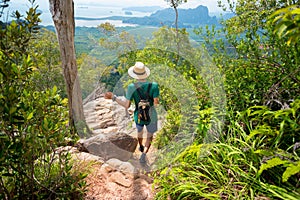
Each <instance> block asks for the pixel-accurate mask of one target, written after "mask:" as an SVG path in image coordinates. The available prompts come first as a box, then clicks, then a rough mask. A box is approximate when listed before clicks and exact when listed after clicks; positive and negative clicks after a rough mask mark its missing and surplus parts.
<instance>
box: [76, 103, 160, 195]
mask: <svg viewBox="0 0 300 200" xmlns="http://www.w3.org/2000/svg"><path fill="white" fill-rule="evenodd" d="M84 113H85V117H86V122H87V124H88V126H89V128H90V129H91V130H92V132H93V135H97V134H111V133H113V132H118V131H121V132H125V133H127V134H129V135H131V136H133V137H136V130H135V128H134V127H133V124H134V123H133V120H132V117H131V116H130V115H129V113H128V112H125V109H124V108H123V107H121V106H119V105H118V104H117V103H115V102H112V101H111V100H107V99H104V98H103V97H100V98H97V99H95V100H92V101H90V102H88V103H86V104H85V105H84ZM137 148H138V145H137ZM155 151H156V150H155V148H154V147H153V146H152V147H151V148H150V151H149V152H148V155H147V159H148V162H149V165H151V164H152V163H153V162H154V160H155ZM73 152H74V153H73V156H75V157H76V160H78V161H79V162H81V163H80V166H86V169H89V173H88V174H89V175H88V177H87V178H86V181H87V184H88V191H87V196H86V199H88V200H91V199H93V200H102V199H103V200H107V199H109V200H127V199H130V200H148V199H153V197H154V194H155V191H154V189H153V187H152V183H153V179H152V178H151V176H150V172H151V168H150V166H147V165H146V166H141V165H140V163H139V157H140V155H141V153H140V152H139V151H138V149H136V150H135V152H134V153H133V155H132V157H131V158H130V159H129V160H128V161H126V162H124V161H121V160H118V159H115V158H111V159H109V160H106V161H104V159H103V158H101V157H98V156H95V155H92V154H89V153H85V152H78V151H77V150H76V149H74V150H73ZM90 161H93V164H91V162H90Z"/></svg>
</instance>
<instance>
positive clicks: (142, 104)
mask: <svg viewBox="0 0 300 200" xmlns="http://www.w3.org/2000/svg"><path fill="white" fill-rule="evenodd" d="M134 85H135V87H136V90H137V93H138V95H139V97H140V101H139V102H138V103H137V104H136V105H137V110H138V122H140V121H143V122H144V123H145V124H150V122H151V118H150V107H151V106H150V101H149V99H150V97H149V92H150V89H151V85H152V83H149V85H148V89H147V92H146V93H145V94H144V93H143V91H142V89H141V88H140V87H139V86H138V85H137V83H135V84H134ZM144 97H145V98H144Z"/></svg>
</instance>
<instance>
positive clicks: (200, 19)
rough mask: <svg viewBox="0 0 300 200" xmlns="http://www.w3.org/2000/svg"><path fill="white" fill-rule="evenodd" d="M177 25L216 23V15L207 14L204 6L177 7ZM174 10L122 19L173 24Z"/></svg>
mask: <svg viewBox="0 0 300 200" xmlns="http://www.w3.org/2000/svg"><path fill="white" fill-rule="evenodd" d="M178 15H179V17H178V18H179V19H178V26H179V27H181V28H183V27H186V28H189V27H193V26H197V25H203V24H218V20H217V17H215V16H214V17H211V16H209V14H208V8H207V7H206V6H202V5H200V6H198V7H196V8H193V9H191V8H189V9H178ZM174 21H175V12H174V9H172V8H166V9H163V10H158V11H156V12H155V13H153V14H151V15H150V16H147V17H132V18H127V19H124V20H123V23H129V24H138V25H149V26H162V25H167V26H174Z"/></svg>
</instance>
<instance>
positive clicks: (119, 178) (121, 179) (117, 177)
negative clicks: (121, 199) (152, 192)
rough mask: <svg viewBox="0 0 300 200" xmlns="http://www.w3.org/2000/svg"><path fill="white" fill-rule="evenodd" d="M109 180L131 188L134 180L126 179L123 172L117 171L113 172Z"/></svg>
mask: <svg viewBox="0 0 300 200" xmlns="http://www.w3.org/2000/svg"><path fill="white" fill-rule="evenodd" d="M109 180H110V181H112V182H115V183H117V184H119V185H122V186H124V187H127V188H128V187H130V186H131V184H132V180H131V179H128V178H126V177H125V176H124V175H123V174H122V173H121V172H119V171H116V172H113V173H111V175H110V177H109Z"/></svg>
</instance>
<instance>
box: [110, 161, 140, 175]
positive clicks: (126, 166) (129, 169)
mask: <svg viewBox="0 0 300 200" xmlns="http://www.w3.org/2000/svg"><path fill="white" fill-rule="evenodd" d="M106 164H108V165H109V166H111V167H112V168H113V169H115V170H119V171H121V172H123V173H124V174H126V175H127V174H129V175H130V176H133V177H134V175H135V174H137V173H138V171H137V169H136V168H135V167H134V166H133V165H132V164H131V163H129V162H122V161H121V160H118V159H115V158H112V159H109V160H108V161H106Z"/></svg>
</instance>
